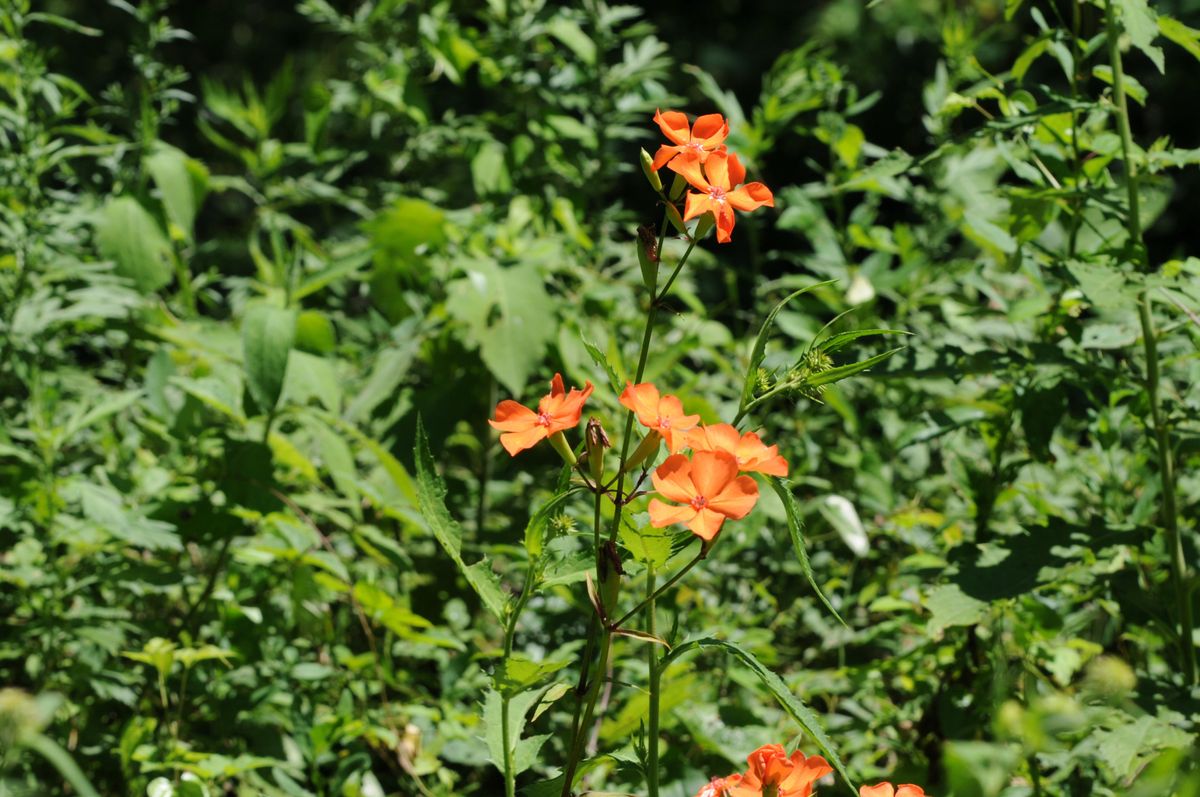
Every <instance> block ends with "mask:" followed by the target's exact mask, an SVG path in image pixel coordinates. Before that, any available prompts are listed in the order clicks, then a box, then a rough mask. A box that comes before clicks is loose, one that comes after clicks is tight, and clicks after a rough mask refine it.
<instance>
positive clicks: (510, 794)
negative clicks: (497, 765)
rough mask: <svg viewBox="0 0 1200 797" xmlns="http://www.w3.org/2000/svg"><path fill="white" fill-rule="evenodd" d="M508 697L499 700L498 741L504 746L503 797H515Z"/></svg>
mask: <svg viewBox="0 0 1200 797" xmlns="http://www.w3.org/2000/svg"><path fill="white" fill-rule="evenodd" d="M509 700H510V698H509V696H508V695H507V694H504V695H502V696H501V698H500V740H501V742H502V743H503V745H504V795H505V797H516V794H517V776H516V773H515V772H514V771H513V770H515V769H516V765H515V762H514V761H513V745H512V742H511V741H510V740H509V738H508V735H509V733H510V731H509V727H508V725H509V723H508V703H509Z"/></svg>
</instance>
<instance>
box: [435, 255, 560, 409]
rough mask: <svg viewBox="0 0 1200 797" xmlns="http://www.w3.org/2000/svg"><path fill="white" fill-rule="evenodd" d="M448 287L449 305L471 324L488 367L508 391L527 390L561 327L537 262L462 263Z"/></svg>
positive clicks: (473, 339)
mask: <svg viewBox="0 0 1200 797" xmlns="http://www.w3.org/2000/svg"><path fill="white" fill-rule="evenodd" d="M463 270H464V271H465V272H466V277H465V278H463V279H458V280H455V281H454V282H451V283H450V284H449V286H447V288H446V293H447V301H446V309H447V310H448V311H449V312H450V314H451V315H452V316H453V317H454V318H456V319H457V320H458V321H460V322H462V323H463V324H464V325H465V326H466V328H467V340H468V341H469V342H470V343H472V344H473V345H474V346H476V347H477V348H478V349H479V354H480V356H481V357H482V358H483V362H484V364H485V365H487V367H488V369H489V370H490V371H491V372H492V373H493V374H494V375H495V377H496V379H498V380H499V381H500V383H501V384H502V385H504V387H505V388H507V389H508V391H509V392H510V393H513V394H519V393H521V391H522V390H524V388H525V385H526V384H527V383H528V381H529V377H530V375H531V374H532V373H533V372H534V370H535V369H537V368H538V367H540V365H541V362H542V353H543V352H544V351H545V349H546V344H548V343H549V342H550V340H551V339H552V338H553V337H554V332H555V329H556V327H557V323H556V320H555V319H556V316H555V304H554V302H553V301H551V299H550V296H549V295H548V294H547V293H546V289H545V287H543V284H542V277H541V275H540V273H539V272H538V270H537V267H536V266H535V265H534V264H533V263H525V264H522V265H519V266H513V267H511V268H502V267H500V266H499V265H498V264H497V263H495V262H493V261H490V260H475V261H472V262H470V263H468V264H467V265H465V266H464V268H463Z"/></svg>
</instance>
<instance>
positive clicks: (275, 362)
mask: <svg viewBox="0 0 1200 797" xmlns="http://www.w3.org/2000/svg"><path fill="white" fill-rule="evenodd" d="M295 338H296V314H295V311H293V310H287V309H284V308H282V307H272V306H271V305H267V304H256V305H254V306H252V307H251V308H250V309H249V310H247V311H246V315H245V317H244V318H243V319H242V357H243V362H244V364H245V368H246V389H247V390H249V391H250V395H251V396H252V397H253V398H254V403H255V404H257V405H258V409H259V411H260V412H271V411H272V410H274V409H275V404H276V402H278V401H279V394H280V393H281V392H282V391H283V377H284V374H285V373H286V371H287V364H288V355H289V354H290V353H291V350H292V342H293V341H294V340H295Z"/></svg>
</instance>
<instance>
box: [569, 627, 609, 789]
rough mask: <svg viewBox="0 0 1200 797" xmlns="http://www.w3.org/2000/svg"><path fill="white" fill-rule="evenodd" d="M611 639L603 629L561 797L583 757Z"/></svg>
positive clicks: (573, 741) (573, 737)
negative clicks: (594, 668) (598, 657)
mask: <svg viewBox="0 0 1200 797" xmlns="http://www.w3.org/2000/svg"><path fill="white" fill-rule="evenodd" d="M612 637H613V635H612V632H611V631H609V630H608V629H607V628H606V629H604V636H603V637H602V638H601V640H600V660H599V662H598V663H597V666H596V677H595V678H593V679H592V682H591V684H589V686H588V692H587V697H586V698H585V699H584V701H583V705H584V709H583V713H582V714H581V715H580V716H579V722H578V724H577V725H576V728H575V732H574V733H573V734H572V739H571V750H570V752H569V753H568V755H567V768H566V769H565V770H564V771H563V786H562V795H561V797H569V795H570V794H571V787H572V785H574V781H575V772H576V770H578V769H579V761H580V759H581V758H582V757H583V744H584V739H585V738H586V737H587V728H588V726H589V725H591V723H592V716H593V714H594V713H595V711H596V701H597V700H598V699H599V697H600V689H601V687H602V686H603V685H604V673H605V672H606V670H607V669H608V657H609V654H610V653H611V652H612Z"/></svg>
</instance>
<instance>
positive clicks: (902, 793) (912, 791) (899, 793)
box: [896, 783, 925, 797]
mask: <svg viewBox="0 0 1200 797" xmlns="http://www.w3.org/2000/svg"><path fill="white" fill-rule="evenodd" d="M896 797H925V790H924V789H922V788H921V787H920V786H914V785H913V784H911V783H905V784H903V785H902V786H901V787H900V788H898V789H896Z"/></svg>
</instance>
